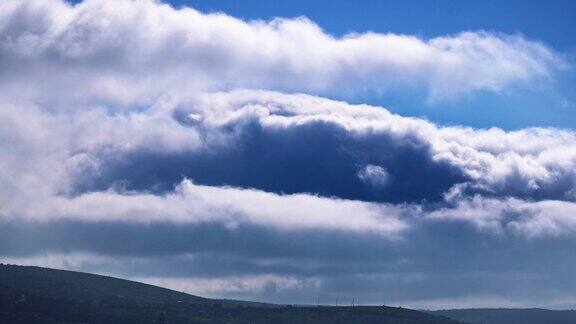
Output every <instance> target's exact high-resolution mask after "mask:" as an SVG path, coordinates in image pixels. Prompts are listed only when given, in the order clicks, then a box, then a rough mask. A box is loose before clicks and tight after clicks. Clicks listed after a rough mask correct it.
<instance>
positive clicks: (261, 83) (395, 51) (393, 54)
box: [0, 0, 565, 105]
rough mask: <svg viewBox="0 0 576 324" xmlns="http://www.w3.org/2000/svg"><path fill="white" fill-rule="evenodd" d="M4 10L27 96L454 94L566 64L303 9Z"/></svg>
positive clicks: (486, 38) (6, 68) (533, 47)
mask: <svg viewBox="0 0 576 324" xmlns="http://www.w3.org/2000/svg"><path fill="white" fill-rule="evenodd" d="M0 11H1V12H2V21H3V22H4V23H3V24H1V25H0V39H1V42H0V58H1V62H2V63H1V64H2V66H1V67H2V68H1V69H0V70H1V71H2V72H1V74H0V84H1V85H2V89H4V90H3V91H2V95H3V96H4V97H5V98H13V99H18V100H21V99H22V98H23V97H28V98H34V99H36V100H40V101H46V100H48V101H50V102H62V101H65V102H69V101H70V100H80V101H88V102H93V101H100V102H112V103H116V104H117V103H119V104H124V105H130V104H137V103H142V102H147V100H150V99H151V98H152V99H153V98H155V97H157V96H160V95H166V94H170V95H177V96H179V95H181V94H182V93H186V92H193V91H198V90H205V91H214V90H228V89H233V88H252V89H254V88H256V89H269V90H283V91H290V92H308V93H316V94H330V93H333V94H334V93H342V92H348V93H356V92H359V91H365V90H367V89H368V90H370V89H371V90H375V91H381V90H384V91H386V90H395V89H399V88H401V87H406V86H408V87H416V88H424V89H426V91H427V92H428V94H429V96H430V98H431V99H448V98H452V97H457V96H460V95H462V94H466V93H470V92H474V91H494V92H500V91H503V90H505V89H507V88H510V87H513V86H515V85H522V84H526V83H530V82H532V81H537V80H541V79H547V78H549V77H552V76H553V74H554V72H555V71H556V70H557V69H558V68H559V67H561V66H564V65H565V63H564V62H563V59H562V58H561V57H560V55H559V54H557V53H556V52H555V51H554V50H552V49H550V48H548V47H547V46H546V45H544V44H542V43H539V42H536V41H532V40H529V39H526V38H524V37H523V36H519V35H505V34H496V33H488V32H484V31H478V32H463V33H460V34H457V35H450V36H443V37H437V38H432V39H422V38H418V37H415V36H410V35H397V34H392V33H388V34H380V33H374V32H366V33H354V34H348V35H345V36H343V37H334V36H332V35H329V34H327V33H326V32H324V31H323V30H322V29H321V28H320V27H319V26H318V25H316V24H315V23H314V22H312V21H310V20H308V19H306V18H303V17H300V18H293V19H285V18H277V19H274V20H271V21H249V22H246V21H242V20H240V19H237V18H234V17H231V16H228V15H225V14H205V13H201V12H199V11H196V10H194V9H192V8H180V9H174V8H172V7H170V6H169V5H167V4H162V3H159V2H155V1H152V0H138V1H129V0H120V1H105V0H87V1H84V2H81V3H79V4H76V5H70V4H67V3H65V2H63V1H60V0H49V1H45V0H34V1H21V0H9V1H4V2H3V3H2V5H1V7H0ZM15 94H16V95H15Z"/></svg>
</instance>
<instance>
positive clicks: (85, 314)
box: [0, 265, 458, 324]
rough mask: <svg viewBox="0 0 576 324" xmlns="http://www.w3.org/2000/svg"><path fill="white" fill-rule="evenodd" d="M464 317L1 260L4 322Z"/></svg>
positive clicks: (0, 315) (339, 320)
mask: <svg viewBox="0 0 576 324" xmlns="http://www.w3.org/2000/svg"><path fill="white" fill-rule="evenodd" d="M31 322H32V323H430V324H432V323H434V324H440V323H447V324H449V323H458V322H456V321H454V320H451V319H448V318H445V317H441V316H435V315H430V314H427V313H424V312H419V311H415V310H409V309H404V308H396V307H375V306H372V307H368V306H360V307H294V306H281V305H272V304H262V303H251V302H241V301H232V300H216V299H207V298H201V297H197V296H192V295H188V294H185V293H180V292H177V291H173V290H169V289H165V288H160V287H156V286H152V285H147V284H143V283H138V282H134V281H129V280H122V279H117V278H111V277H107V276H100V275H94V274H88V273H81V272H74V271H64V270H55V269H47V268H39V267H28V266H15V265H1V266H0V323H31Z"/></svg>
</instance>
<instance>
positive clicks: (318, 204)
mask: <svg viewBox="0 0 576 324" xmlns="http://www.w3.org/2000/svg"><path fill="white" fill-rule="evenodd" d="M0 22H1V23H0V65H1V67H2V68H1V69H0V71H2V72H0V84H1V86H0V89H2V90H0V92H1V96H0V97H1V98H2V99H1V100H0V183H2V186H0V256H2V258H3V259H5V260H6V261H9V262H21V263H33V264H45V265H54V266H59V267H66V268H73V269H79V270H86V271H96V272H101V273H108V274H116V275H120V276H124V277H128V278H137V279H140V280H144V281H148V282H153V283H161V284H163V285H168V286H171V287H177V286H184V287H187V289H189V291H190V292H191V293H198V294H201V293H204V294H207V295H210V296H217V297H238V298H248V299H265V300H269V301H277V302H290V303H308V302H310V301H309V300H305V299H306V298H309V296H311V295H323V296H326V297H327V298H328V297H329V298H330V299H332V298H333V297H342V298H344V297H350V296H349V295H350V294H352V295H353V296H356V297H357V300H359V301H362V302H365V303H381V301H382V299H385V300H386V301H389V302H393V303H394V302H397V303H403V304H409V305H417V306H418V307H422V306H423V305H439V303H441V302H442V301H450V300H452V301H454V300H459V301H463V302H466V301H468V302H469V303H471V304H473V303H479V302H481V301H491V300H501V299H502V298H504V299H506V300H508V301H509V304H510V305H519V304H521V305H533V304H534V303H535V302H537V301H535V300H532V299H530V297H527V296H536V295H537V296H541V297H546V298H548V299H549V300H557V301H558V302H555V304H554V305H556V306H558V305H561V304H562V303H564V302H566V301H571V300H573V299H574V295H573V291H574V289H573V288H574V287H573V283H572V281H573V280H572V279H571V274H572V273H573V271H574V270H576V263H573V262H571V261H569V260H572V259H574V258H573V252H572V251H571V250H570V248H569V247H570V246H571V244H573V242H574V239H575V238H576V235H575V234H576V218H574V216H573V215H574V211H575V210H576V195H575V194H576V192H575V191H574V188H575V183H576V171H575V170H576V165H575V164H576V133H575V132H573V131H571V130H561V129H548V128H546V129H545V128H531V129H522V130H518V131H503V130H501V129H497V128H492V129H473V128H467V127H459V126H450V127H446V126H439V125H436V124H434V123H432V122H429V121H426V120H423V119H418V118H408V117H402V116H399V115H395V114H393V113H391V112H389V111H388V110H387V109H386V108H384V107H376V106H369V105H352V104H348V103H346V102H343V101H334V100H329V99H326V98H322V97H320V96H319V95H322V94H330V93H336V92H341V91H344V92H347V93H354V92H358V91H365V90H366V89H368V90H370V91H380V90H386V91H390V90H394V89H400V88H402V89H404V88H406V87H409V88H423V89H425V91H426V92H427V94H428V96H429V98H431V99H447V98H453V97H455V96H459V95H463V94H466V93H470V92H474V91H496V92H500V91H504V90H507V89H512V88H514V87H516V86H519V85H522V84H525V83H528V82H536V81H542V80H546V79H548V78H553V75H554V71H555V69H556V68H557V67H555V66H557V65H562V64H564V63H563V62H562V59H561V58H560V55H559V54H557V53H555V52H554V51H553V50H552V49H550V48H548V47H547V46H546V45H544V44H541V43H538V42H535V41H532V40H529V39H526V38H524V37H522V36H511V35H502V34H494V33H487V32H464V33H461V34H458V35H452V36H445V37H438V38H434V39H421V38H418V37H414V36H407V35H395V34H377V33H363V34H351V35H346V36H344V37H341V38H337V37H333V36H331V35H328V34H326V33H325V32H323V31H322V30H321V29H320V27H318V26H317V25H315V24H314V23H313V22H311V21H309V20H307V19H305V18H297V19H276V20H273V21H269V22H265V21H251V22H245V21H242V20H239V19H236V18H233V17H230V16H226V15H224V14H204V13H201V12H198V11H195V10H194V9H190V8H186V9H174V8H172V7H170V6H168V5H165V4H161V3H158V2H153V1H146V0H140V1H124V0H121V1H104V0H88V1H85V2H83V3H81V4H78V5H74V6H73V5H70V4H67V3H64V2H61V1H55V0H54V1H40V0H34V1H13V0H9V1H4V2H2V3H1V4H0ZM248 89H249V90H248ZM280 91H284V92H280ZM291 91H297V92H306V93H309V94H288V93H286V92H291ZM103 237H105V239H103ZM550 264H555V265H556V266H555V267H552V268H551V267H549V266H548V265H550ZM536 292H537V293H536ZM562 305H564V304H562ZM444 306H446V307H448V306H449V305H444ZM478 306H481V305H478Z"/></svg>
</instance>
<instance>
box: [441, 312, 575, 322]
mask: <svg viewBox="0 0 576 324" xmlns="http://www.w3.org/2000/svg"><path fill="white" fill-rule="evenodd" d="M430 313H431V314H435V315H442V316H446V317H450V318H454V319H457V320H460V321H464V322H467V323H471V324H480V323H482V324H573V323H576V311H574V310H548V309H541V308H475V309H448V310H439V311H432V312H430Z"/></svg>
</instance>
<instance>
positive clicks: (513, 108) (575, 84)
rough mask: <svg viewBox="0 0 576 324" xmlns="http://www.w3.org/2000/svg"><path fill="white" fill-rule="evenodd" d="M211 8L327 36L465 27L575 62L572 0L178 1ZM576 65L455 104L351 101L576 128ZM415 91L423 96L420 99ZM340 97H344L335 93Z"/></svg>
mask: <svg viewBox="0 0 576 324" xmlns="http://www.w3.org/2000/svg"><path fill="white" fill-rule="evenodd" d="M170 3H172V4H173V5H174V6H193V7H195V8H197V9H199V10H202V11H204V12H225V13H227V14H230V15H233V16H235V17H242V18H243V19H247V20H251V19H264V20H269V19H272V18H274V17H297V16H306V17H308V18H310V19H311V20H313V21H315V22H316V23H318V24H319V25H320V26H321V27H322V28H323V29H325V30H326V31H327V32H328V33H330V34H333V35H344V34H347V33H351V32H366V31H374V32H379V33H388V32H391V33H400V34H408V35H418V36H421V37H424V38H433V37H437V36H442V35H449V34H456V33H459V32H462V31H466V30H472V31H473V30H487V31H493V32H502V33H508V34H522V35H525V36H526V37H528V38H530V39H535V40H538V41H541V42H544V43H546V44H548V45H550V46H552V47H553V48H555V49H556V50H558V51H560V52H561V53H562V54H563V55H565V56H566V57H567V60H568V61H570V62H572V63H574V62H576V4H575V3H574V2H573V1H549V2H548V1H547V2H543V1H515V0H513V1H433V0H428V1H377V0H369V1H362V2H360V3H358V2H355V1H342V0H336V1H330V2H329V3H328V4H327V3H325V2H323V1H280V2H277V1H258V0H248V1H221V0H207V1H195V0H179V1H170ZM575 94H576V70H574V67H572V68H571V69H569V70H567V71H564V72H563V73H560V74H559V75H556V76H555V77H554V81H553V82H552V83H551V84H545V85H542V84H540V85H534V86H532V87H528V88H524V89H520V91H505V92H503V93H500V94H493V93H476V94H474V95H473V96H469V97H466V98H463V99H462V100H459V101H456V102H441V103H435V104H427V105H422V101H423V100H422V99H423V97H422V96H418V94H411V93H409V94H405V93H402V94H397V93H384V94H382V93H381V94H375V93H366V94H362V95H356V96H354V97H352V98H344V99H347V100H348V101H351V102H356V103H363V102H368V103H371V104H376V105H381V106H385V107H387V108H390V109H391V110H392V111H394V112H398V113H400V114H403V115H410V116H420V117H425V118H428V119H430V120H432V121H435V122H438V123H442V124H451V125H457V124H465V125H469V126H473V127H483V128H488V127H492V126H495V127H501V128H505V129H519V128H523V127H538V126H549V127H563V128H573V127H574V125H576V95H575ZM414 95H416V97H414ZM332 97H334V98H341V97H340V96H339V95H338V94H332Z"/></svg>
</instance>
